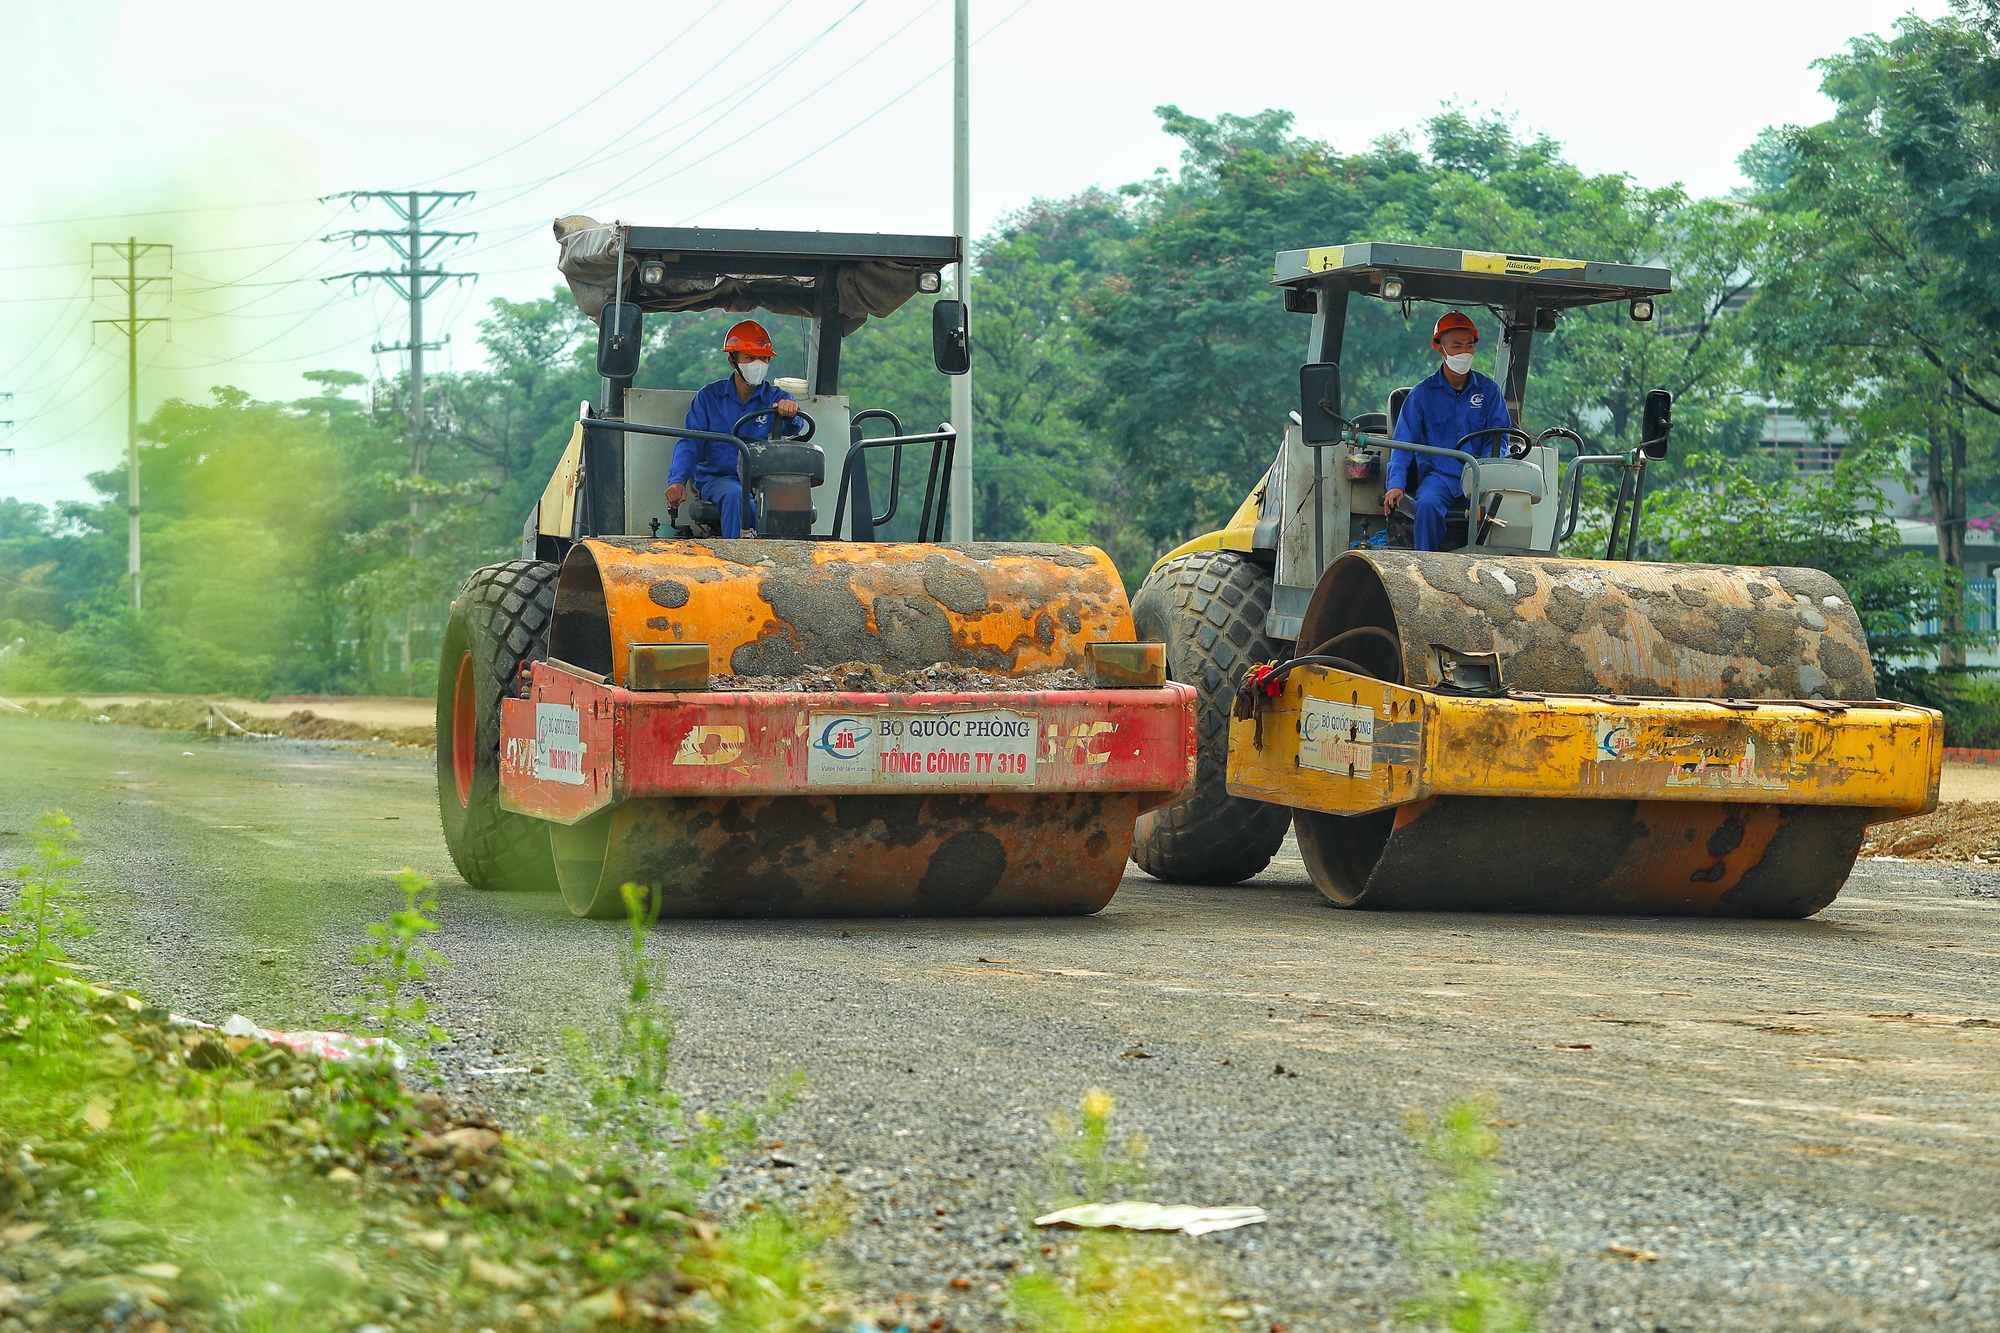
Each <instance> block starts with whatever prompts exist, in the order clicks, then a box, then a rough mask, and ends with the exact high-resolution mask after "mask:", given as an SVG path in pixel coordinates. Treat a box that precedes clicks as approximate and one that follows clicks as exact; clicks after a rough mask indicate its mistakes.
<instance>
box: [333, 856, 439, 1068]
mask: <svg viewBox="0 0 2000 1333" xmlns="http://www.w3.org/2000/svg"><path fill="white" fill-rule="evenodd" d="M396 889H397V891H398V892H400V893H401V894H402V895H403V906H402V908H401V910H399V911H396V912H392V913H390V914H389V919H388V920H387V921H371V922H369V924H368V941H369V942H368V943H367V944H365V945H363V946H362V947H361V948H360V949H359V950H358V951H356V953H355V955H354V961H355V962H356V963H359V964H360V965H361V966H362V967H365V968H367V969H368V974H367V977H366V978H365V985H366V987H367V990H366V993H365V994H364V995H363V996H362V998H361V999H360V1000H359V1001H357V1002H356V1004H355V1006H354V1008H353V1009H351V1010H349V1011H348V1012H346V1013H339V1014H329V1015H328V1016H327V1021H329V1022H332V1023H339V1024H343V1025H345V1026H347V1027H351V1028H352V1029H353V1030H354V1031H356V1032H358V1033H361V1034H363V1035H366V1036H376V1037H387V1038H388V1039H389V1040H390V1041H393V1042H395V1043H396V1044H397V1045H398V1046H399V1047H402V1048H403V1050H404V1051H405V1053H406V1058H407V1059H408V1060H409V1062H410V1064H411V1065H412V1066H413V1067H415V1068H419V1069H430V1068H434V1067H435V1066H434V1062H433V1061H432V1060H431V1059H430V1058H429V1056H427V1055H425V1054H423V1052H424V1051H426V1050H427V1049H428V1048H429V1047H431V1046H433V1045H436V1044H437V1043H438V1042H441V1041H449V1040H451V1034H450V1033H449V1032H446V1031H445V1030H444V1029H443V1028H441V1027H439V1026H438V1025H437V1024H435V1023H433V1022H431V1011H430V1003H429V1001H427V1000H425V999H424V996H423V992H422V991H420V990H418V989H417V987H418V986H419V985H420V984H422V983H423V982H425V981H428V980H429V979H430V974H431V972H432V971H433V970H435V969H437V968H442V967H450V966H451V962H450V960H449V959H447V958H446V957H445V956H444V955H443V954H441V953H439V952H437V951H436V950H435V949H433V948H431V947H430V946H429V945H427V944H425V943H424V936H426V935H430V934H434V933H436V931H437V928H438V927H437V922H435V921H433V920H431V918H430V915H429V914H430V913H432V912H435V911H437V895H436V892H435V891H434V889H433V888H432V885H431V882H430V881H429V880H428V879H425V878H424V877H423V876H422V875H419V874H418V873H417V872H416V871H414V870H410V869H407V868H406V869H403V870H401V871H398V872H397V874H396Z"/></svg>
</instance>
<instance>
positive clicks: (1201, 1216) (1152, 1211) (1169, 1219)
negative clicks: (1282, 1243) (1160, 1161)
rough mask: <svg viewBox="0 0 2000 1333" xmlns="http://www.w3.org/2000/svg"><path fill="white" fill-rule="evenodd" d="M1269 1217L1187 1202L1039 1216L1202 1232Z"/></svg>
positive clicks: (1058, 1222)
mask: <svg viewBox="0 0 2000 1333" xmlns="http://www.w3.org/2000/svg"><path fill="white" fill-rule="evenodd" d="M1268 1220H1269V1214H1267V1213H1266V1212H1265V1211H1264V1210H1263V1209H1262V1208H1197V1207H1195V1206H1193V1205H1192V1204H1185V1203H1138V1202H1122V1203H1085V1204H1078V1205H1077V1206H1076V1207H1074V1208H1062V1209H1058V1210H1057V1211H1055V1212H1053V1213H1045V1214H1043V1215H1042V1216H1040V1217H1038V1218H1036V1219H1035V1225H1036V1226H1038V1227H1063V1228H1067V1229H1072V1230H1074V1229H1077V1228H1082V1227H1115V1228H1117V1229H1118V1230H1120V1231H1179V1232H1181V1233H1183V1234H1185V1235H1189V1236H1202V1235H1206V1234H1207V1233H1209V1232H1211V1231H1230V1230H1233V1229H1235V1228H1236V1227H1247V1226H1252V1225H1254V1224H1256V1223H1258V1222H1264V1221H1268Z"/></svg>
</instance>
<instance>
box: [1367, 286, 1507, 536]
mask: <svg viewBox="0 0 2000 1333" xmlns="http://www.w3.org/2000/svg"><path fill="white" fill-rule="evenodd" d="M1431 346H1432V347H1434V348H1436V349H1437V353H1438V355H1439V356H1440V357H1442V358H1443V359H1444V362H1443V364H1442V365H1440V366H1439V367H1438V369H1437V373H1436V374H1435V375H1432V376H1430V377H1428V378H1426V379H1424V380H1423V381H1421V382H1420V383H1418V384H1417V386H1416V387H1415V388H1413V389H1411V390H1410V396H1409V397H1407V398H1405V399H1404V400H1403V411H1402V414H1401V415H1399V416H1398V417H1397V418H1396V431H1395V438H1397V439H1399V440H1403V441H1406V442H1408V443H1411V444H1431V445H1437V446H1438V447H1440V448H1444V449H1451V448H1455V447H1457V446H1458V442H1459V441H1460V440H1462V439H1464V438H1465V437H1466V436H1467V435H1469V434H1471V433H1472V432H1473V431H1476V430H1485V429H1486V428H1488V427H1491V426H1511V425H1513V424H1514V421H1513V418H1512V417H1510V416H1509V415H1508V414H1507V401H1506V398H1505V396H1504V395H1503V394H1502V393H1501V391H1500V385H1499V383H1498V382H1497V381H1495V380H1493V379H1491V378H1489V377H1487V376H1485V375H1482V374H1480V373H1479V372H1478V371H1476V370H1474V369H1473V368H1472V356H1473V353H1474V352H1476V351H1477V350H1478V349H1479V328H1478V326H1477V325H1475V324H1474V323H1473V322H1472V319H1471V317H1470V316H1468V315H1466V314H1464V313H1463V312H1461V311H1457V310H1451V311H1447V312H1446V313H1445V314H1444V315H1443V316H1442V317H1441V318H1440V319H1439V320H1438V322H1437V327H1436V328H1435V329H1434V330H1433V331H1432V332H1431ZM1506 438H1507V437H1506V436H1504V435H1482V436H1481V437H1479V438H1478V439H1476V440H1472V441H1469V442H1468V443H1467V444H1466V445H1465V446H1464V448H1465V452H1466V453H1468V454H1471V455H1472V456H1473V457H1475V458H1486V457H1489V456H1491V455H1492V454H1493V452H1494V450H1495V449H1496V448H1497V447H1498V446H1499V445H1500V444H1502V443H1504V442H1505V440H1506ZM1464 467H1465V464H1463V463H1461V462H1459V461H1458V460H1457V459H1455V458H1439V457H1438V456H1437V455H1436V454H1419V453H1413V452H1411V451H1410V450H1408V449H1395V450H1392V451H1391V452H1390V455H1389V476H1388V482H1389V489H1388V490H1386V491H1384V492H1383V494H1382V512H1383V513H1384V514H1391V513H1394V512H1395V509H1396V505H1397V503H1398V502H1400V501H1401V500H1402V498H1403V497H1404V496H1405V495H1408V496H1409V497H1410V505H1411V507H1412V508H1413V509H1415V510H1416V511H1417V549H1418V550H1419V551H1437V550H1441V549H1443V547H1444V515H1445V511H1446V510H1447V509H1451V508H1454V507H1458V506H1463V505H1464V504H1465V503H1466V499H1465V489H1464V481H1463V478H1462V476H1461V475H1460V474H1461V473H1462V471H1463V470H1464Z"/></svg>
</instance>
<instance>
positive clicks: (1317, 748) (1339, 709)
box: [1299, 695, 1375, 778]
mask: <svg viewBox="0 0 2000 1333" xmlns="http://www.w3.org/2000/svg"><path fill="white" fill-rule="evenodd" d="M1374 763H1375V710H1374V709H1373V708H1370V707H1368V705H1366V704H1340V703H1334V702H1332V701H1331V700H1328V699H1315V698H1313V697H1311V696H1310V695H1308V696H1307V697H1306V698H1304V699H1302V700H1300V701H1299V766H1300V767H1301V768H1310V769H1315V770H1317V771H1318V772H1321V773H1332V774H1335V775H1337V776H1339V777H1343V778H1365V777H1367V776H1368V775H1369V772H1370V771H1371V770H1372V769H1373V767H1374Z"/></svg>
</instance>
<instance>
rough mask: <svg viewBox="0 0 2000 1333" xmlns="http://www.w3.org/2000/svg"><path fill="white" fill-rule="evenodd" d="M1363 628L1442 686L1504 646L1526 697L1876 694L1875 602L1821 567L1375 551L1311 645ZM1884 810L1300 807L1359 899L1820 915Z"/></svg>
mask: <svg viewBox="0 0 2000 1333" xmlns="http://www.w3.org/2000/svg"><path fill="white" fill-rule="evenodd" d="M1354 630H1368V631H1371V632H1365V633H1361V634H1352V633H1350V631H1354ZM1343 635H1346V636H1347V637H1345V638H1344V639H1341V640H1340V646H1339V647H1337V648H1336V649H1334V650H1333V651H1335V652H1337V653H1338V654H1339V655H1340V656H1341V657H1343V658H1346V659H1348V660H1350V661H1352V662H1353V663H1355V664H1356V665H1357V666H1359V667H1361V668H1362V669H1363V670H1364V671H1366V672H1368V673H1371V674H1374V675H1377V676H1379V677H1381V678H1383V679H1387V680H1395V681H1399V682H1401V683H1405V684H1408V685H1411V686H1416V687H1421V688H1439V687H1441V686H1442V687H1446V688H1449V681H1448V679H1447V675H1446V672H1447V668H1448V665H1449V664H1450V663H1451V662H1452V661H1454V660H1458V661H1463V660H1466V659H1478V658H1485V659H1487V660H1490V661H1493V662H1497V664H1498V667H1499V672H1500V684H1501V686H1502V687H1503V688H1505V689H1507V690H1511V691H1520V692H1534V693H1543V694H1583V695H1612V696H1628V697H1630V696H1651V697H1671V698H1702V699H1711V698H1720V699H1824V700H1850V701H1865V700H1872V699H1874V698H1875V676H1874V671H1873V668H1872V667H1871V665H1870V663H1869V658H1868V645H1867V638H1866V636H1865V635H1864V633H1863V632H1862V628H1861V622H1860V618H1859V617H1858V616H1857V615H1856V613H1855V610H1854V605H1853V603H1852V601H1851V600H1850V599H1849V598H1848V596H1847V592H1846V590H1845V589H1844V588H1842V587H1841V586H1840V584H1839V582H1838V581H1836V580H1835V579H1833V578H1832V577H1831V576H1829V575H1827V574H1825V573H1823V572H1821V571H1819V570H1812V569H1791V568H1764V567H1732V566H1722V565H1666V564H1643V563H1635V562H1607V561H1595V560H1561V559H1554V558H1542V557H1535V556H1512V557H1489V556H1466V555H1460V554H1449V553H1438V552H1421V551H1395V550H1391V551H1354V552H1348V553H1347V554H1345V555H1343V556H1342V557H1341V558H1340V559H1338V560H1336V561H1335V562H1334V563H1333V565H1332V566H1330V567H1329V568H1328V570H1327V573H1326V575H1325V577H1324V578H1323V579H1322V580H1321V581H1320V584H1319V587H1318V588H1317V589H1316V590H1315V592H1314V595H1313V598H1312V601H1311V603H1310V605H1309V606H1308V608H1307V610H1306V614H1305V617H1304V624H1303V629H1302V632H1301V634H1300V638H1299V651H1300V652H1301V653H1305V652H1309V651H1311V650H1312V649H1313V648H1314V647H1316V646H1318V645H1321V644H1325V643H1326V642H1328V641H1329V640H1334V639H1336V638H1337V637H1338V636H1343ZM1874 817H1879V816H1878V812H1871V811H1869V810H1863V809H1849V808H1845V807H1839V806H1832V807H1828V806H1808V805H1760V804H1754V803H1742V802H1734V801H1717V802H1715V803H1713V804H1700V803H1691V802H1685V801H1680V802H1664V801H1630V800H1612V799H1582V798H1553V797H1552V798H1537V797H1524V798H1502V797H1438V798H1434V799H1428V800H1422V801H1417V802H1415V803H1412V804H1408V805H1403V806H1399V807H1397V808H1395V809H1391V810H1385V811H1381V812H1379V813H1375V814H1365V815H1358V816H1344V815H1337V814H1326V813H1320V812H1314V811H1307V810H1299V811H1296V812H1295V814H1294V822H1295V827H1296V828H1297V830H1298V838H1299V846H1300V850H1301V853H1302V854H1303V856H1304V859H1305V862H1306V866H1307V869H1308V871H1309V873H1310V874H1311V877H1312V879H1313V882H1314V883H1315V884H1316V885H1317V886H1318V887H1319V888H1320V890H1321V892H1322V893H1324V894H1325V895H1326V896H1327V897H1328V898H1329V899H1331V900H1332V901H1333V902H1335V903H1337V904H1339V905H1341V906H1348V907H1377V908H1390V909H1406V910H1431V911H1538V912H1577V911H1583V912H1611V913H1646V914H1656V915H1701V916H1751V917H1802V916H1809V915H1811V914H1812V913H1814V912H1816V911H1818V910H1820V909H1821V908H1822V907H1824V906H1826V905H1827V904H1828V903H1830V902H1832V901H1833V899H1834V897H1835V895H1836V894H1838V893H1839V892H1840V889H1841V886H1842V885H1843V884H1844V883H1845V882H1846V879H1847V876H1848V873H1849V872H1850V871H1851V870H1852V869H1853V865H1854V861H1855V858H1856V857H1857V856H1858V855H1859V853H1860V849H1861V842H1862V834H1863V830H1864V828H1865V827H1866V825H1867V824H1868V823H1869V822H1870V820H1871V818H1874Z"/></svg>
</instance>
